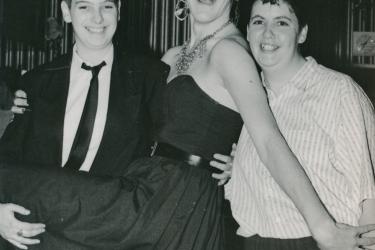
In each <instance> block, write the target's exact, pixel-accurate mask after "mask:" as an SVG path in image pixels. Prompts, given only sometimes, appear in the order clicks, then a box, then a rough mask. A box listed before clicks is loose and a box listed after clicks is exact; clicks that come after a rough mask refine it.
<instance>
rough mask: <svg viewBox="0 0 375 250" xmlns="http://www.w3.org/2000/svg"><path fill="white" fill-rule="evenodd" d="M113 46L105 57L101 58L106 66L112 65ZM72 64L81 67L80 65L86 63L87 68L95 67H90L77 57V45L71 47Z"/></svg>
mask: <svg viewBox="0 0 375 250" xmlns="http://www.w3.org/2000/svg"><path fill="white" fill-rule="evenodd" d="M113 50H114V49H113V45H111V48H110V49H109V50H108V53H107V54H105V56H104V57H103V61H105V62H106V65H107V66H111V65H112V63H113V55H114V51H113ZM72 62H73V64H76V65H82V63H86V64H87V65H89V66H95V65H92V64H91V63H90V62H85V61H84V60H83V59H82V58H81V57H80V56H79V55H78V51H77V45H74V46H73V58H72Z"/></svg>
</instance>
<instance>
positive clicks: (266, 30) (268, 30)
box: [263, 24, 274, 38]
mask: <svg viewBox="0 0 375 250" xmlns="http://www.w3.org/2000/svg"><path fill="white" fill-rule="evenodd" d="M263 36H264V37H266V38H268V37H273V36H274V32H273V27H272V25H270V24H268V25H266V26H265V27H264V31H263Z"/></svg>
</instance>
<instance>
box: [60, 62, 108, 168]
mask: <svg viewBox="0 0 375 250" xmlns="http://www.w3.org/2000/svg"><path fill="white" fill-rule="evenodd" d="M104 65H106V63H105V62H104V61H103V62H102V63H101V64H99V65H96V66H94V67H90V66H87V65H86V64H85V63H82V66H81V68H82V69H85V70H90V71H91V73H92V78H91V80H90V88H89V91H88V93H87V97H86V101H85V106H84V108H83V111H82V116H81V120H80V122H79V125H78V129H77V133H76V135H75V137H74V141H73V145H72V149H71V150H70V154H69V158H68V161H67V162H66V164H65V168H68V169H75V170H79V168H80V167H81V165H82V163H83V162H84V160H85V158H86V155H87V151H88V149H89V145H90V141H91V137H92V131H93V129H94V123H95V117H96V110H97V108H98V87H99V86H98V84H99V80H98V75H99V71H100V69H101V68H102V67H103V66H104Z"/></svg>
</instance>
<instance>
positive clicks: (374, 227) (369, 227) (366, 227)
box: [356, 224, 375, 234]
mask: <svg viewBox="0 0 375 250" xmlns="http://www.w3.org/2000/svg"><path fill="white" fill-rule="evenodd" d="M371 231H375V224H369V225H364V226H359V227H356V232H357V234H364V233H368V232H371Z"/></svg>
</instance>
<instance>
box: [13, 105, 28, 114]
mask: <svg viewBox="0 0 375 250" xmlns="http://www.w3.org/2000/svg"><path fill="white" fill-rule="evenodd" d="M10 111H12V113H13V114H23V113H25V111H26V108H21V107H17V106H12V108H11V109H10Z"/></svg>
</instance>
